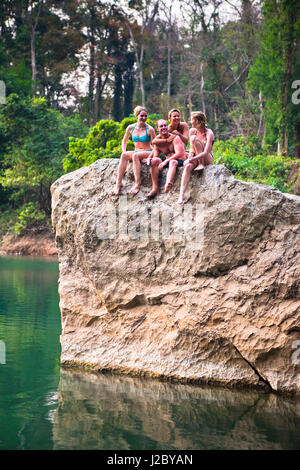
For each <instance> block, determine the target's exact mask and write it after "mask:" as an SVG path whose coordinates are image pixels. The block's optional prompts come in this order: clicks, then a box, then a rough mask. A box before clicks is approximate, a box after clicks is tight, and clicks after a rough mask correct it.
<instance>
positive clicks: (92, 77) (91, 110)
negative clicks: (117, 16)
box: [88, 7, 95, 124]
mask: <svg viewBox="0 0 300 470" xmlns="http://www.w3.org/2000/svg"><path fill="white" fill-rule="evenodd" d="M90 15H91V19H90V60H89V69H90V70H89V75H90V76H89V116H88V120H89V124H95V120H94V116H95V114H94V113H95V111H94V88H95V10H94V8H93V7H91V8H90Z"/></svg>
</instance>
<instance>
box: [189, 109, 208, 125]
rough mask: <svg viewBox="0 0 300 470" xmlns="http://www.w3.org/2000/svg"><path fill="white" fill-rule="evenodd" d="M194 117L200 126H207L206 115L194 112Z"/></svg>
mask: <svg viewBox="0 0 300 470" xmlns="http://www.w3.org/2000/svg"><path fill="white" fill-rule="evenodd" d="M192 116H193V117H194V118H195V119H197V121H198V122H199V123H200V124H202V125H204V126H206V121H207V119H206V115H205V114H204V113H203V112H202V111H194V112H192Z"/></svg>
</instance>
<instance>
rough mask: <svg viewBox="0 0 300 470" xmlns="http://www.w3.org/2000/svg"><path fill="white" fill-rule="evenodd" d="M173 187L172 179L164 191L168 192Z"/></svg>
mask: <svg viewBox="0 0 300 470" xmlns="http://www.w3.org/2000/svg"><path fill="white" fill-rule="evenodd" d="M172 188H173V183H171V181H170V182H169V183H168V184H166V186H165V189H164V193H168V192H169V191H171V189H172Z"/></svg>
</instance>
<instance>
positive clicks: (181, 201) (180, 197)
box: [177, 196, 184, 206]
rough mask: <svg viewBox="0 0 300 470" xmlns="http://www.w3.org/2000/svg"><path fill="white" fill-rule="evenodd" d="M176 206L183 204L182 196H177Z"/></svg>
mask: <svg viewBox="0 0 300 470" xmlns="http://www.w3.org/2000/svg"><path fill="white" fill-rule="evenodd" d="M177 204H179V205H180V206H182V205H183V204H184V198H183V197H182V196H179V199H178V201H177Z"/></svg>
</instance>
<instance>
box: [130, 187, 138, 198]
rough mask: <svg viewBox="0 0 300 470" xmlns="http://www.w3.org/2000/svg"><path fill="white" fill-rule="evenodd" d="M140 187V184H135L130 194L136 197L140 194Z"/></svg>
mask: <svg viewBox="0 0 300 470" xmlns="http://www.w3.org/2000/svg"><path fill="white" fill-rule="evenodd" d="M139 190H140V186H139V185H138V184H135V185H134V186H133V188H132V189H131V191H130V194H133V195H134V196H135V195H136V194H137V193H138V192H139Z"/></svg>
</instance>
